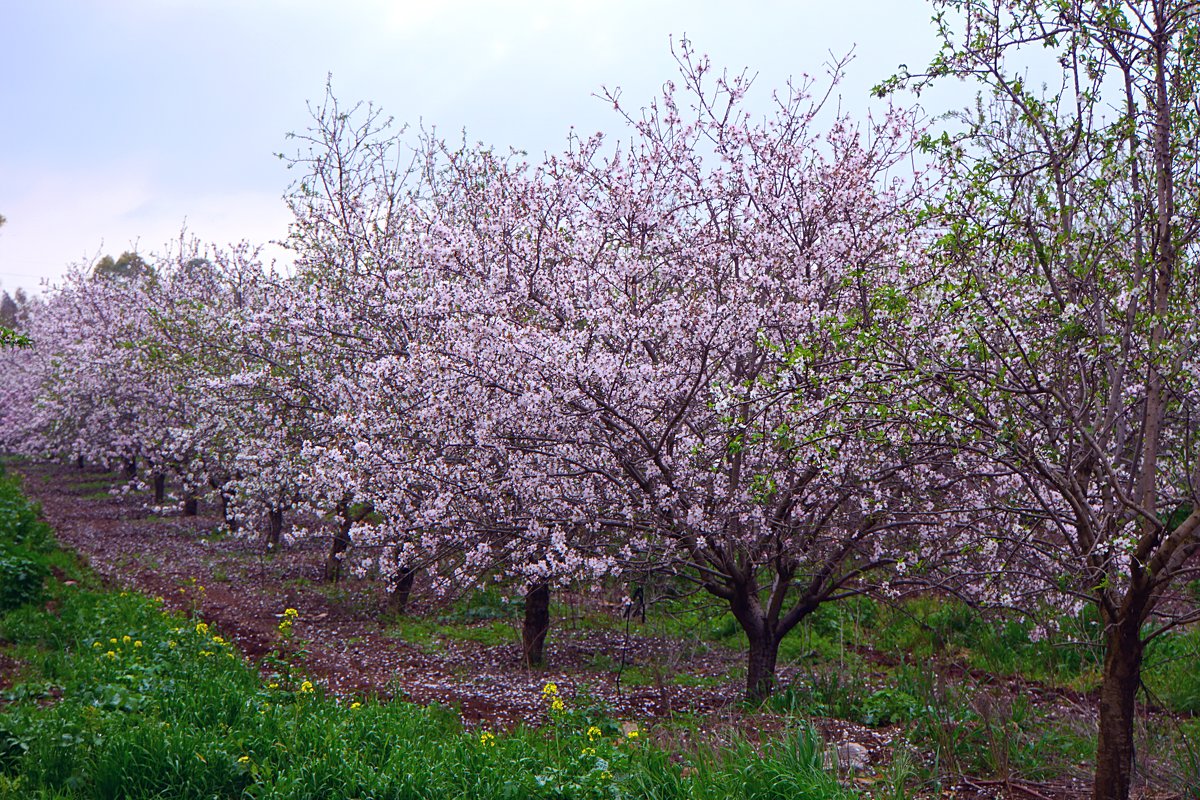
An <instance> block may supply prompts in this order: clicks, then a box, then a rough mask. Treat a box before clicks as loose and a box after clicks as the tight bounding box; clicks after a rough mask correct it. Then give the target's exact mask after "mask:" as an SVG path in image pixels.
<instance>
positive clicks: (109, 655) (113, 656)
mask: <svg viewBox="0 0 1200 800" xmlns="http://www.w3.org/2000/svg"><path fill="white" fill-rule="evenodd" d="M104 655H106V656H108V657H109V658H116V657H117V654H116V653H114V652H113V651H112V650H109V651H108V652H107V653H105V654H104Z"/></svg>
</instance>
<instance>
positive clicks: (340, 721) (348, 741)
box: [0, 586, 847, 800]
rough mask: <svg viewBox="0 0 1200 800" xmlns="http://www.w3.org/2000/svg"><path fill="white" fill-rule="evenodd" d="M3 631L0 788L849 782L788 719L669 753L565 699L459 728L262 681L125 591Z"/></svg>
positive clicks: (75, 598)
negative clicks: (774, 729) (534, 719)
mask: <svg viewBox="0 0 1200 800" xmlns="http://www.w3.org/2000/svg"><path fill="white" fill-rule="evenodd" d="M54 594H55V598H56V600H57V601H58V602H57V604H56V607H57V613H48V612H46V611H45V609H44V608H43V607H40V606H37V605H26V606H24V607H23V608H21V609H17V610H14V611H11V612H9V613H8V614H6V615H5V616H4V617H3V618H0V637H2V638H3V640H4V641H5V642H7V643H8V644H9V646H10V647H11V648H12V649H11V650H10V652H11V653H12V654H14V655H16V656H17V657H18V658H19V659H20V660H22V661H23V662H24V663H25V664H26V667H27V669H26V672H25V674H24V676H23V678H22V683H21V684H20V685H19V686H18V687H16V688H14V689H13V690H11V691H9V692H8V693H6V695H5V697H4V705H3V706H2V707H0V775H2V776H3V777H2V778H0V797H3V798H18V797H20V798H25V797H33V796H42V797H62V798H85V797H86V798H117V797H122V798H124V797H128V798H152V797H167V796H169V797H178V798H212V797H217V798H240V797H250V798H280V799H281V800H282V798H289V800H290V799H291V798H331V799H335V798H358V797H397V798H400V797H429V798H458V797H462V798H468V797H469V798H476V797H477V798H502V797H513V798H524V797H545V798H576V797H578V798H592V797H595V798H600V797H659V798H688V797H706V798H707V797H746V798H783V797H810V798H833V797H845V796H847V795H846V794H845V793H844V792H843V791H842V790H840V789H839V788H838V786H837V784H836V781H835V780H834V779H833V778H831V777H830V776H828V775H826V774H824V773H823V772H822V771H821V768H820V767H821V755H820V754H821V748H820V744H819V742H817V740H816V739H815V738H814V737H813V736H812V735H811V734H810V733H808V732H806V731H805V730H803V729H798V730H796V731H795V732H793V733H791V734H790V735H789V737H788V738H787V739H786V740H783V741H780V742H778V743H777V744H775V745H774V746H772V747H771V748H770V749H769V750H768V751H767V752H766V753H764V754H763V755H762V757H760V756H759V755H758V754H756V753H755V752H754V750H753V749H752V748H750V747H749V746H748V745H744V744H737V745H734V747H733V748H731V749H725V750H720V751H705V752H703V753H699V754H697V755H696V756H695V757H694V758H693V759H692V760H691V763H690V764H688V765H687V766H688V767H689V770H688V772H689V774H688V775H687V776H686V777H685V776H684V770H683V766H684V765H683V764H681V763H678V759H673V758H671V757H670V755H669V754H667V753H666V752H664V751H662V750H659V749H657V748H656V747H655V746H654V745H653V744H652V743H651V742H649V741H644V740H643V739H644V734H643V738H639V739H631V738H629V737H627V736H623V735H622V734H621V731H620V728H619V727H618V726H617V725H616V724H615V723H614V722H612V721H611V720H608V719H606V718H604V717H602V716H596V715H595V714H594V712H591V711H588V710H584V709H582V708H581V709H579V710H576V709H573V708H571V707H567V706H564V707H563V708H562V710H561V711H559V712H557V713H555V714H553V715H552V716H553V717H554V723H553V724H552V725H550V726H548V727H547V728H546V729H541V730H532V729H520V730H517V731H515V732H512V733H504V732H494V733H493V732H490V731H489V732H487V735H482V732H481V731H479V730H464V729H463V728H462V726H461V725H460V723H459V722H458V719H457V716H456V715H455V714H453V713H452V712H449V711H447V710H445V709H440V708H436V707H434V708H421V707H417V706H413V705H410V704H406V703H403V702H392V703H387V704H379V703H375V702H364V703H362V704H361V705H358V706H351V705H350V704H348V703H347V702H345V701H338V700H336V699H334V698H331V697H327V696H325V695H324V694H323V693H322V692H321V690H320V688H319V687H317V688H315V689H314V690H313V691H306V689H308V687H307V686H306V685H305V684H304V682H303V681H302V680H301V677H302V676H299V675H297V676H295V677H294V678H293V679H291V680H290V681H286V680H284V681H281V682H280V685H278V686H275V687H272V686H271V685H270V684H268V685H263V683H262V681H260V679H259V678H258V676H257V674H256V673H255V671H254V670H252V669H250V668H249V667H248V666H247V665H246V664H245V663H244V662H243V660H242V659H241V657H240V656H239V655H238V654H237V653H236V651H234V650H233V649H232V648H231V647H230V646H229V645H228V643H225V642H223V640H221V639H220V637H219V635H218V634H217V632H216V631H213V630H210V629H207V628H206V627H205V626H204V625H202V624H198V623H194V622H192V621H189V620H185V619H183V618H182V617H179V616H173V615H168V614H165V613H163V612H162V611H161V610H160V608H159V606H158V605H157V604H155V603H154V602H153V601H150V600H147V599H146V598H143V597H141V596H138V595H129V594H113V593H106V592H97V591H90V590H81V589H78V588H77V587H65V586H59V587H57V588H56V589H55V592H54Z"/></svg>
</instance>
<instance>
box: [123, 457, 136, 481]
mask: <svg viewBox="0 0 1200 800" xmlns="http://www.w3.org/2000/svg"><path fill="white" fill-rule="evenodd" d="M125 477H126V478H128V479H129V480H134V479H135V478H137V456H133V457H131V458H127V459H125Z"/></svg>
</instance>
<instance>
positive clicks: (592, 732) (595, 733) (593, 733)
mask: <svg viewBox="0 0 1200 800" xmlns="http://www.w3.org/2000/svg"><path fill="white" fill-rule="evenodd" d="M603 735H604V734H603V732H602V731H601V730H600V729H599V728H597V727H596V726H595V725H593V726H591V727H590V728H588V729H587V737H588V741H589V742H594V741H596V740H597V739H599V738H600V737H601V736H603Z"/></svg>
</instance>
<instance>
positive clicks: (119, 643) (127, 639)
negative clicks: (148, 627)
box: [92, 634, 142, 658]
mask: <svg viewBox="0 0 1200 800" xmlns="http://www.w3.org/2000/svg"><path fill="white" fill-rule="evenodd" d="M108 643H109V644H110V645H112V647H111V648H109V649H108V650H105V651H104V653H102V654H101V655H103V656H104V657H106V658H116V657H117V655H118V651H120V650H121V649H122V648H123V647H124V646H125V645H128V644H132V645H133V646H134V648H135V649H137V648H140V647H141V646H142V640H141V639H137V640H135V639H134V638H133V637H132V636H130V635H129V634H125V635H124V636H122V637H121V638H120V639H117V638H116V637H115V636H114V637H112V638H110V639H109V640H108ZM103 647H104V643H103V642H101V641H100V640H99V639H97V640H96V641H94V642H92V648H93V649H95V650H100V649H101V648H103Z"/></svg>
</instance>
